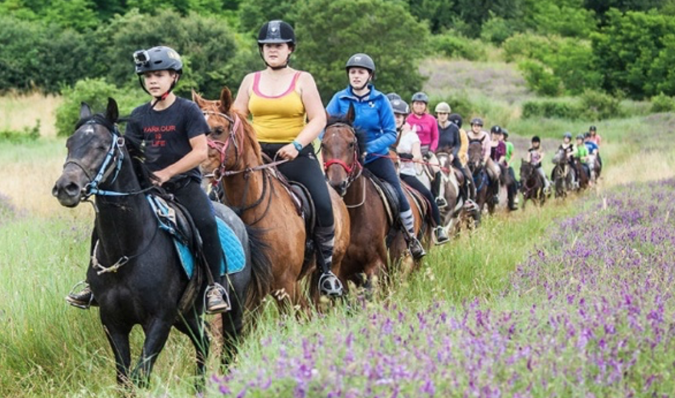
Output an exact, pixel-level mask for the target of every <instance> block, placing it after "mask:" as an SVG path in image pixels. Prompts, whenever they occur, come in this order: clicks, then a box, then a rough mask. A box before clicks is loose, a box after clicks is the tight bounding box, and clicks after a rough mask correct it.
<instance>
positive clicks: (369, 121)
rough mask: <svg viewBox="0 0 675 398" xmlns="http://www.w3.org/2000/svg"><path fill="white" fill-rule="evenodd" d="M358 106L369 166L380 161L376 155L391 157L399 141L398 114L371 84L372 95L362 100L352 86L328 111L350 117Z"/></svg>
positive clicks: (357, 121) (357, 122)
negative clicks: (350, 112) (390, 151)
mask: <svg viewBox="0 0 675 398" xmlns="http://www.w3.org/2000/svg"><path fill="white" fill-rule="evenodd" d="M350 104H353V105H354V112H355V115H356V118H355V119H354V127H355V128H358V129H361V130H363V131H365V133H366V137H367V138H366V139H367V143H366V151H367V152H368V156H367V157H366V160H365V163H369V162H372V161H373V160H375V159H377V157H376V156H372V155H373V154H377V155H384V156H387V155H388V154H389V146H390V145H392V144H393V143H394V142H396V121H395V120H394V111H393V110H392V108H391V104H390V103H389V100H388V99H387V97H385V96H384V94H382V93H381V92H379V91H377V90H375V87H373V85H372V84H371V85H370V94H368V95H367V96H365V97H364V98H359V97H357V96H355V95H354V93H352V89H351V87H347V88H346V89H344V90H342V91H338V92H337V93H335V95H334V96H333V98H332V99H331V100H330V102H329V103H328V106H327V107H326V111H327V112H328V114H329V115H331V116H339V115H346V114H347V112H348V111H349V105H350Z"/></svg>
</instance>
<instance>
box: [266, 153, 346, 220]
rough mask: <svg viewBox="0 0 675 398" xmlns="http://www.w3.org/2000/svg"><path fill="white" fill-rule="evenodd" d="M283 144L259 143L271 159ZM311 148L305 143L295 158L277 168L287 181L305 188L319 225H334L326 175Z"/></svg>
mask: <svg viewBox="0 0 675 398" xmlns="http://www.w3.org/2000/svg"><path fill="white" fill-rule="evenodd" d="M284 145H287V144H271V143H262V142H261V143H260V147H261V148H262V150H263V152H265V154H267V156H269V157H270V158H272V159H274V157H275V155H276V153H277V151H278V150H279V149H281V147H283V146H284ZM313 149H314V148H313V147H312V145H307V146H306V147H304V148H303V149H302V151H300V153H299V154H298V156H297V157H296V158H295V159H293V160H292V161H290V162H286V163H284V164H280V165H278V166H277V169H278V170H279V172H281V174H283V175H284V176H285V177H286V178H287V179H288V180H289V181H294V182H298V183H300V184H302V185H304V186H305V188H307V190H308V191H309V194H310V195H312V200H313V201H314V208H315V209H316V220H317V223H318V224H319V226H320V227H332V226H333V225H334V219H333V204H332V202H331V199H330V193H329V192H328V184H326V177H325V176H324V175H323V173H322V172H321V166H319V162H318V161H317V160H316V156H315V155H314V151H313Z"/></svg>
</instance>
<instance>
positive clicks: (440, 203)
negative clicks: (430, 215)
mask: <svg viewBox="0 0 675 398" xmlns="http://www.w3.org/2000/svg"><path fill="white" fill-rule="evenodd" d="M436 206H438V208H439V209H443V208H445V207H447V206H448V201H447V200H445V198H444V197H442V196H438V197H436Z"/></svg>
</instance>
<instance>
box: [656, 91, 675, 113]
mask: <svg viewBox="0 0 675 398" xmlns="http://www.w3.org/2000/svg"><path fill="white" fill-rule="evenodd" d="M651 103H652V107H651V111H652V113H660V112H672V111H673V110H675V98H673V97H669V96H667V95H665V94H663V93H660V94H659V95H655V96H653V97H652V99H651Z"/></svg>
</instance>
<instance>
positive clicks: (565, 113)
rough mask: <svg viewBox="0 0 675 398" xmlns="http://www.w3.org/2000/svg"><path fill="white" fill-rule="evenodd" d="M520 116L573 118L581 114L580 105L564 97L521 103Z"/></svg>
mask: <svg viewBox="0 0 675 398" xmlns="http://www.w3.org/2000/svg"><path fill="white" fill-rule="evenodd" d="M522 116H523V118H524V119H530V118H540V117H545V118H560V119H572V120H574V119H578V118H579V117H580V116H581V107H580V106H579V104H578V103H576V102H573V101H570V100H565V99H560V100H557V99H556V100H533V101H527V102H525V103H524V104H523V114H522Z"/></svg>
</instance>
